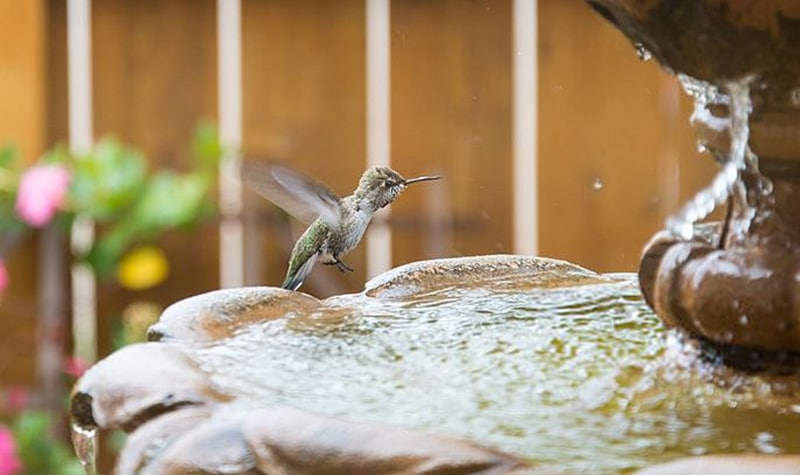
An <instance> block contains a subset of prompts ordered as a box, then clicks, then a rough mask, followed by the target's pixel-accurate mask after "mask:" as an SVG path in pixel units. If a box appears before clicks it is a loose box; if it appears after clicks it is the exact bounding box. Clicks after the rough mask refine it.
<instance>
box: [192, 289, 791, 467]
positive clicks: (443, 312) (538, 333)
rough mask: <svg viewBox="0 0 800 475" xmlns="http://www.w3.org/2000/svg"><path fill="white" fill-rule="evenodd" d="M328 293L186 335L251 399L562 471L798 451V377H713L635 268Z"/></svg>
mask: <svg viewBox="0 0 800 475" xmlns="http://www.w3.org/2000/svg"><path fill="white" fill-rule="evenodd" d="M509 289H511V290H509ZM339 305H341V306H342V307H346V308H352V309H358V310H354V311H351V312H343V311H342V310H341V308H338V309H337V308H336V307H337V306H339ZM332 306H333V307H334V308H333V309H332V311H331V312H319V313H317V314H314V315H310V316H298V317H296V318H287V319H280V320H275V321H270V322H265V323H262V324H258V325H254V326H251V327H248V328H246V329H245V331H243V332H241V333H239V334H238V335H236V336H235V337H233V338H231V339H228V340H224V341H221V342H219V343H216V344H210V345H209V346H206V347H202V348H197V347H196V346H194V347H189V348H187V351H189V352H190V353H191V354H192V355H193V357H194V358H195V359H196V360H198V361H199V362H200V364H201V366H202V367H204V368H205V369H206V370H208V371H209V372H210V374H212V375H213V376H212V380H213V382H214V384H215V385H216V386H218V387H219V388H220V389H221V390H223V391H225V392H228V393H231V394H237V395H238V396H239V397H240V398H241V400H242V401H244V403H246V404H248V405H252V406H259V405H267V404H271V403H282V404H289V405H292V406H295V407H298V408H300V409H304V410H307V411H310V412H314V413H319V414H325V415H331V416H336V417H340V418H344V419H348V420H354V421H367V422H379V423H383V424H393V425H397V426H406V427H412V428H420V429H424V430H429V431H434V432H437V433H445V434H451V435H455V436H459V437H465V438H469V439H471V440H475V441H477V442H479V443H483V444H487V445H490V446H494V447H497V448H500V449H502V450H505V451H509V452H512V453H515V454H518V455H521V456H523V457H525V458H527V459H529V460H531V461H533V462H535V463H537V464H541V465H544V466H546V467H548V468H551V469H553V470H555V471H558V472H562V471H563V472H566V473H577V472H591V473H616V472H619V471H622V470H627V469H634V468H637V467H642V466H645V465H649V464H653V463H655V462H658V461H662V460H668V459H673V458H675V457H678V456H683V455H693V454H704V453H722V452H724V453H733V452H762V453H780V452H784V451H786V452H798V451H800V438H798V437H797V435H798V430H797V427H798V426H800V398H799V397H798V395H797V394H795V390H794V388H791V387H787V386H782V385H775V384H774V383H771V382H769V381H767V380H763V379H761V378H756V377H746V376H742V375H738V376H734V377H730V378H727V379H726V384H725V387H721V386H720V385H719V384H713V383H711V382H710V380H711V379H714V378H717V377H718V376H719V375H715V372H714V370H712V369H709V368H713V366H712V365H708V364H699V363H697V360H698V358H697V356H698V354H697V353H696V350H694V349H692V348H690V347H687V346H686V345H684V344H683V343H681V342H680V341H679V340H678V338H677V337H675V336H674V335H671V334H665V333H664V330H663V329H662V328H663V327H662V325H661V324H660V322H659V320H658V319H657V318H656V316H655V315H653V313H652V312H651V311H650V309H649V308H648V307H647V306H646V305H645V303H644V302H643V301H642V299H641V297H640V293H639V290H638V285H637V283H636V279H635V276H634V275H630V274H624V275H614V276H610V277H609V279H608V281H607V282H605V283H599V284H591V285H572V286H566V287H562V286H555V287H546V288H530V287H526V288H518V289H516V290H515V289H514V288H513V286H512V287H508V288H505V289H504V290H503V291H497V290H496V289H495V290H492V289H489V288H481V287H477V288H475V287H473V288H446V289H440V290H437V291H434V292H430V293H428V294H425V295H418V296H416V297H414V298H411V299H407V300H403V301H392V300H381V299H375V298H369V297H366V296H364V295H349V296H341V297H338V298H336V299H333V300H332Z"/></svg>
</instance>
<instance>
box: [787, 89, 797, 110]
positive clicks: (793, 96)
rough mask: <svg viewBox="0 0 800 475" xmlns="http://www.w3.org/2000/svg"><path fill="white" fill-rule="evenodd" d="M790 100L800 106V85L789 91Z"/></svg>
mask: <svg viewBox="0 0 800 475" xmlns="http://www.w3.org/2000/svg"><path fill="white" fill-rule="evenodd" d="M789 101H790V102H791V103H792V105H793V106H795V107H798V106H800V87H798V88H795V89H792V92H790V93H789Z"/></svg>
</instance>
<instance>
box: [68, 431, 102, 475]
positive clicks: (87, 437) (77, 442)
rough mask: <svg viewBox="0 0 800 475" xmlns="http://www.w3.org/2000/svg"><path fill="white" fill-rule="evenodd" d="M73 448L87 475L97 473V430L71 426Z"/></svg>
mask: <svg viewBox="0 0 800 475" xmlns="http://www.w3.org/2000/svg"><path fill="white" fill-rule="evenodd" d="M71 435H72V446H73V447H74V448H75V454H76V455H77V456H78V460H79V461H80V463H81V466H82V467H83V471H84V472H85V473H86V475H95V474H96V473H97V463H96V460H97V429H86V428H83V427H81V426H79V425H77V424H72V426H71Z"/></svg>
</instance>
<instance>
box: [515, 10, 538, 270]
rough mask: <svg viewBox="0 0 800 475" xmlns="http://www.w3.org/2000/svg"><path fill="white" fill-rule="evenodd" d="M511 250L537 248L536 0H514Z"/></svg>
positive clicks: (524, 251)
mask: <svg viewBox="0 0 800 475" xmlns="http://www.w3.org/2000/svg"><path fill="white" fill-rule="evenodd" d="M513 9H514V10H513V22H514V44H513V52H514V54H513V60H512V62H513V69H514V167H513V171H512V175H513V177H514V178H513V179H514V252H515V253H517V254H524V255H536V254H537V253H538V252H539V237H538V233H539V229H538V219H539V217H538V214H539V210H538V206H539V205H538V197H537V193H538V185H537V154H536V146H537V126H538V124H537V114H536V108H537V93H536V91H537V70H536V68H537V65H536V50H537V48H536V46H537V39H536V35H537V25H536V22H537V13H536V0H514V6H513Z"/></svg>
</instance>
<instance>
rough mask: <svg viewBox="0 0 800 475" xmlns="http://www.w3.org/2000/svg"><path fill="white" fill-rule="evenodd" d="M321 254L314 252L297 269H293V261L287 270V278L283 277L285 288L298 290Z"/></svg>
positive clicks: (282, 285)
mask: <svg viewBox="0 0 800 475" xmlns="http://www.w3.org/2000/svg"><path fill="white" fill-rule="evenodd" d="M318 257H319V254H318V253H317V254H314V255H312V256H311V257H309V258H308V260H307V261H305V262H304V263H303V264H302V265H301V266H300V267H298V268H297V269H293V268H292V267H293V266H292V265H291V264H292V263H290V265H289V270H288V271H287V272H286V278H285V279H283V284H281V287H283V288H284V289H289V290H297V289H299V288H300V286H301V285H303V281H304V280H306V277H307V276H308V274H310V273H311V269H313V268H314V264H315V263H316V262H317V258H318Z"/></svg>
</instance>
